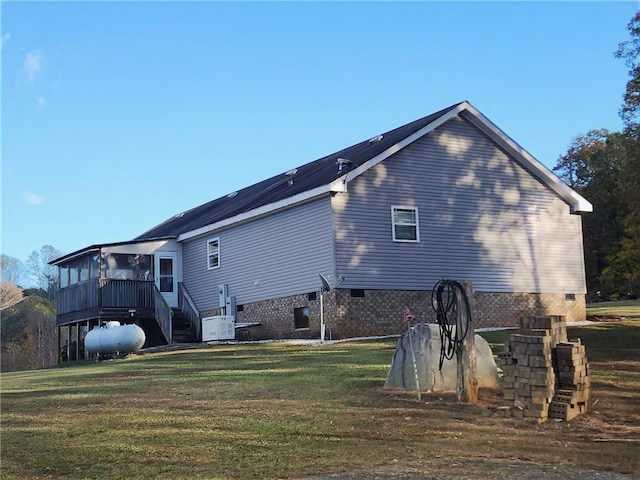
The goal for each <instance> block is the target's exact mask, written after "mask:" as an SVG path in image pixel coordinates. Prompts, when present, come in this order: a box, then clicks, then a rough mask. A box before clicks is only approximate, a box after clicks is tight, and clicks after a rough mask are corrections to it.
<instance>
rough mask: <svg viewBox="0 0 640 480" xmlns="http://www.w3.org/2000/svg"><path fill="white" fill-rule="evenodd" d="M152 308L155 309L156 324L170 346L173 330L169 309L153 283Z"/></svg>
mask: <svg viewBox="0 0 640 480" xmlns="http://www.w3.org/2000/svg"><path fill="white" fill-rule="evenodd" d="M153 306H154V308H155V314H156V321H157V322H158V325H160V329H161V330H162V334H163V335H164V338H165V339H166V340H167V343H168V344H171V342H172V341H173V328H172V326H171V317H172V313H171V307H170V306H169V304H168V303H167V301H166V300H165V298H164V296H163V295H162V293H160V290H158V286H157V285H156V284H155V283H154V285H153Z"/></svg>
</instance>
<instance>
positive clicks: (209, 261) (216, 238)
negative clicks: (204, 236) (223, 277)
mask: <svg viewBox="0 0 640 480" xmlns="http://www.w3.org/2000/svg"><path fill="white" fill-rule="evenodd" d="M213 242H216V243H217V244H218V248H217V249H216V251H215V252H212V251H211V244H212V243H213ZM211 257H217V258H218V264H217V265H215V266H213V267H212V266H211ZM216 268H220V237H213V238H209V239H208V240H207V270H215V269H216Z"/></svg>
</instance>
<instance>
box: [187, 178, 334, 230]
mask: <svg viewBox="0 0 640 480" xmlns="http://www.w3.org/2000/svg"><path fill="white" fill-rule="evenodd" d="M329 187H330V186H329V185H321V186H319V187H316V188H313V189H311V190H307V191H306V192H302V193H299V194H297V195H293V196H291V197H289V198H285V199H283V200H280V201H278V202H274V203H269V204H267V205H263V206H261V207H258V208H254V209H253V210H250V211H248V212H245V213H241V214H239V215H236V216H234V217H229V218H225V219H224V220H220V221H219V222H216V223H212V224H210V225H205V226H204V227H200V228H197V229H195V230H191V231H190V232H185V233H182V234H181V235H179V236H178V241H179V242H182V241H184V240H189V239H190V238H194V237H197V236H199V235H204V234H205V233H209V232H213V231H215V230H218V229H220V228H223V227H228V226H230V225H233V224H235V223H239V222H245V221H247V220H251V219H253V218H256V217H260V216H262V215H266V214H268V213H273V212H275V211H276V210H281V209H283V208H287V207H290V206H291V205H295V204H297V203H302V202H305V201H307V200H311V199H312V198H315V197H319V196H320V195H324V194H326V193H329V192H330V191H331V190H330V188H329Z"/></svg>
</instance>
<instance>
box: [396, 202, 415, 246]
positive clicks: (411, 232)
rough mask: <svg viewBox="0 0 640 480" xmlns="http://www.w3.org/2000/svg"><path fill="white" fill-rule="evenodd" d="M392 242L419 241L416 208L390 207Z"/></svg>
mask: <svg viewBox="0 0 640 480" xmlns="http://www.w3.org/2000/svg"><path fill="white" fill-rule="evenodd" d="M391 221H392V223H393V241H394V242H419V241H420V235H419V232H418V208H417V207H391Z"/></svg>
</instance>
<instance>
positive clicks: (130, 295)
mask: <svg viewBox="0 0 640 480" xmlns="http://www.w3.org/2000/svg"><path fill="white" fill-rule="evenodd" d="M154 289H155V285H154V283H153V281H152V280H114V279H109V278H92V279H89V280H87V281H84V282H80V283H76V284H73V285H70V286H68V287H65V288H62V289H59V290H58V291H56V318H57V321H56V323H57V324H58V326H60V325H66V324H69V323H73V322H77V321H79V320H88V319H92V318H104V319H110V318H117V317H122V315H123V314H124V315H126V314H129V313H130V310H135V311H136V314H138V315H143V316H145V315H146V316H154V314H155V310H156V305H155V301H154Z"/></svg>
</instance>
